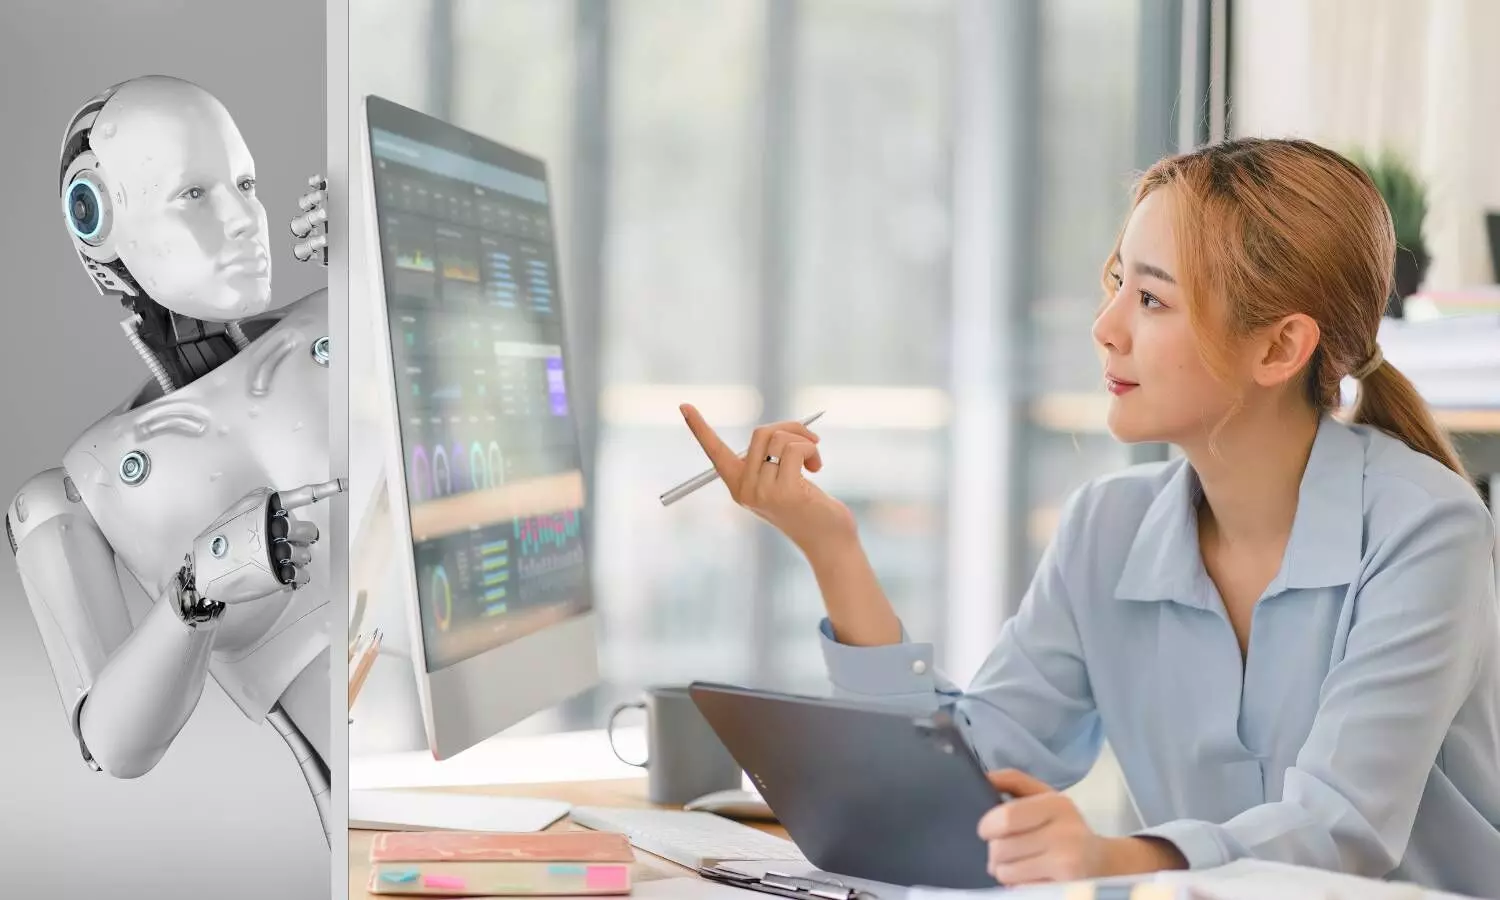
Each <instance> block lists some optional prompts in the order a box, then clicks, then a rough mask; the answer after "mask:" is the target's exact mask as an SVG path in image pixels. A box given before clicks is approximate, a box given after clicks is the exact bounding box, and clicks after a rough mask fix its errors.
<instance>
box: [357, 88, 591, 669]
mask: <svg viewBox="0 0 1500 900" xmlns="http://www.w3.org/2000/svg"><path fill="white" fill-rule="evenodd" d="M369 104H370V105H369V118H370V121H369V128H370V131H369V148H370V162H371V169H372V172H371V174H372V176H373V180H374V203H375V219H376V226H377V229H378V237H379V242H380V250H381V254H380V257H381V261H382V266H383V270H384V271H383V275H384V281H385V303H386V315H387V319H388V324H389V329H388V334H389V337H390V343H391V363H392V369H393V374H394V376H395V382H396V383H395V388H396V414H397V416H398V418H399V420H400V424H399V429H400V438H401V445H402V454H403V468H404V473H405V483H406V496H407V501H408V507H409V514H410V523H411V538H412V548H411V550H412V555H413V560H414V564H415V576H416V590H417V602H418V606H419V609H420V619H421V629H422V646H423V652H424V655H425V658H426V659H425V662H426V669H427V671H428V672H438V671H440V670H443V669H446V668H449V667H451V666H454V665H455V664H457V663H460V662H463V661H464V660H467V659H470V658H472V657H475V656H477V655H479V654H482V653H485V652H486V651H488V650H491V649H493V648H495V647H498V646H501V645H503V644H506V643H509V642H513V641H516V640H519V639H521V638H524V637H526V636H528V635H531V634H534V633H536V632H538V631H540V630H542V629H544V628H547V627H548V626H551V625H554V624H557V623H560V622H563V621H565V620H568V619H571V618H574V617H577V616H580V615H582V614H585V613H588V612H590V611H591V610H592V605H593V601H592V596H591V591H590V583H589V577H588V572H587V568H586V563H585V560H584V551H583V547H584V544H583V541H584V539H585V530H586V525H587V523H586V521H585V515H584V513H585V503H584V496H583V493H584V489H583V484H584V482H583V474H582V463H581V454H580V448H579V444H578V427H577V423H576V421H575V420H574V414H573V407H572V404H571V402H570V394H569V378H568V366H567V360H566V358H565V349H564V335H563V320H562V311H563V297H562V290H561V288H560V285H559V278H558V261H557V251H556V245H555V242H554V237H553V219H552V209H551V204H552V192H551V190H550V187H549V184H548V181H547V174H546V168H545V165H544V164H543V163H542V162H541V161H540V160H538V159H535V158H533V157H530V156H528V155H526V154H523V153H520V152H518V151H515V150H512V149H510V148H507V147H503V146H501V145H499V144H496V143H493V142H490V141H487V140H484V139H483V138H480V137H478V136H476V135H473V134H471V133H469V132H466V131H463V130H461V129H458V128H455V127H453V126H451V125H449V124H447V123H444V122H441V121H439V120H437V119H433V118H431V117H429V116H426V115H423V114H420V113H417V112H415V111H412V110H408V109H406V108H404V107H401V106H398V105H396V104H393V103H389V102H387V101H383V100H381V99H380V98H374V97H372V98H370V100H369Z"/></svg>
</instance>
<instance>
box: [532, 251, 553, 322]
mask: <svg viewBox="0 0 1500 900" xmlns="http://www.w3.org/2000/svg"><path fill="white" fill-rule="evenodd" d="M526 269H527V275H528V276H529V279H528V280H529V282H530V284H529V285H528V287H530V289H531V291H530V292H531V308H532V309H534V310H536V311H537V312H551V311H552V282H551V278H550V277H549V275H548V272H547V264H546V263H545V262H543V261H542V260H539V259H530V260H527V261H526Z"/></svg>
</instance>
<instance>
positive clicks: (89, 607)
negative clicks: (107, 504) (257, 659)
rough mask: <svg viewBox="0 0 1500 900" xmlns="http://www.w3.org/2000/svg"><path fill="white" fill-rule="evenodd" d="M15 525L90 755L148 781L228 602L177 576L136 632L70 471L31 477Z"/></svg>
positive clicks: (197, 686) (10, 516) (198, 678)
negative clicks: (212, 598) (200, 592)
mask: <svg viewBox="0 0 1500 900" xmlns="http://www.w3.org/2000/svg"><path fill="white" fill-rule="evenodd" d="M5 524H6V531H7V535H8V536H9V539H10V545H11V549H12V550H13V551H14V552H15V555H16V565H17V568H18V569H19V571H20V575H21V583H22V586H23V588H24V589H25V591H26V597H27V600H28V601H29V602H30V604H31V609H32V614H33V616H34V617H35V619H36V623H37V630H38V631H39V632H40V633H41V637H42V644H43V646H44V647H45V649H46V653H47V659H48V661H49V662H50V664H51V666H52V673H53V677H54V678H55V679H56V680H57V687H58V692H59V693H60V694H61V697H62V702H63V707H64V709H65V710H66V711H67V713H68V718H69V722H70V723H71V725H72V728H73V734H74V736H75V737H76V738H77V739H78V742H79V748H80V749H81V751H82V753H83V757H84V760H85V761H86V762H87V763H88V764H89V765H90V766H91V767H92V768H94V769H95V770H96V771H99V770H102V771H105V772H108V773H109V774H111V775H114V776H116V777H120V778H134V777H138V776H140V775H143V774H145V773H146V772H148V771H150V770H151V768H152V767H153V766H155V765H156V763H157V762H158V761H159V760H160V759H161V757H162V755H163V754H164V753H165V752H166V748H167V746H168V745H170V744H171V742H172V740H173V739H174V738H175V737H176V736H177V733H178V732H179V731H180V730H181V729H182V726H183V724H184V723H185V722H186V721H187V717H188V715H189V714H190V713H191V712H192V711H193V708H194V707H195V706H196V705H197V703H198V698H199V697H200V696H201V695H202V692H203V683H204V679H205V678H206V676H207V673H208V659H209V651H210V649H211V648H212V644H213V638H212V631H213V626H214V624H215V621H216V618H217V613H218V610H219V609H222V606H221V605H219V604H213V603H210V602H208V601H205V600H203V599H202V598H200V597H198V596H197V595H196V592H195V591H193V590H192V589H191V588H192V585H191V583H190V582H188V583H184V581H183V580H182V579H181V578H179V579H178V580H177V581H176V582H175V583H174V586H172V587H169V588H168V589H167V590H166V591H165V592H164V594H163V596H161V597H158V598H156V602H155V604H154V605H153V607H152V609H151V612H150V613H149V614H148V615H147V616H146V618H145V619H144V620H143V621H142V622H141V623H140V625H139V626H136V627H134V628H132V626H131V622H130V615H129V612H128V610H127V608H126V605H125V597H124V594H123V593H122V591H121V590H120V582H119V578H118V576H117V575H116V574H115V558H114V550H113V548H111V547H110V545H109V542H108V541H107V540H106V539H105V537H104V535H103V533H102V532H101V531H100V530H99V526H98V525H97V524H96V523H95V522H94V518H93V516H92V515H90V513H89V511H88V507H86V506H85V505H84V504H83V502H82V498H81V497H80V496H79V494H78V491H77V489H76V488H75V487H74V486H73V482H72V480H71V479H69V478H68V476H67V473H66V472H64V471H63V470H62V469H49V470H47V471H46V472H43V473H41V474H40V475H37V476H36V477H34V478H32V479H31V480H30V481H28V482H27V483H26V484H25V485H24V486H23V487H22V489H21V491H20V493H18V494H17V495H16V497H15V499H14V500H13V501H12V503H11V505H10V508H9V509H8V510H7V511H6V517H5Z"/></svg>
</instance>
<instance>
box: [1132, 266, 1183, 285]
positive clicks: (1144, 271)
mask: <svg viewBox="0 0 1500 900" xmlns="http://www.w3.org/2000/svg"><path fill="white" fill-rule="evenodd" d="M1131 268H1133V269H1135V273H1136V274H1137V275H1149V276H1151V277H1152V278H1155V279H1157V280H1159V281H1165V282H1166V283H1167V284H1176V283H1177V279H1175V278H1173V277H1172V276H1171V275H1170V274H1169V273H1168V272H1167V270H1166V269H1163V268H1160V267H1159V266H1153V265H1151V264H1150V263H1143V262H1138V263H1136V264H1135V265H1134V266H1132V267H1131Z"/></svg>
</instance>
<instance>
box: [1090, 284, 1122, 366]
mask: <svg viewBox="0 0 1500 900" xmlns="http://www.w3.org/2000/svg"><path fill="white" fill-rule="evenodd" d="M1122 294H1123V291H1117V292H1115V295H1114V296H1113V297H1111V298H1109V301H1108V302H1107V303H1105V304H1104V306H1103V307H1102V308H1101V309H1100V310H1099V315H1098V317H1096V318H1095V319H1094V328H1093V334H1094V341H1095V343H1097V344H1098V345H1099V346H1100V347H1103V348H1106V349H1110V350H1115V351H1118V352H1122V353H1123V352H1125V351H1126V350H1128V349H1129V343H1130V332H1129V329H1128V328H1127V327H1126V323H1125V316H1124V315H1123V307H1124V304H1122V303H1121V302H1120V298H1121V295H1122Z"/></svg>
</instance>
